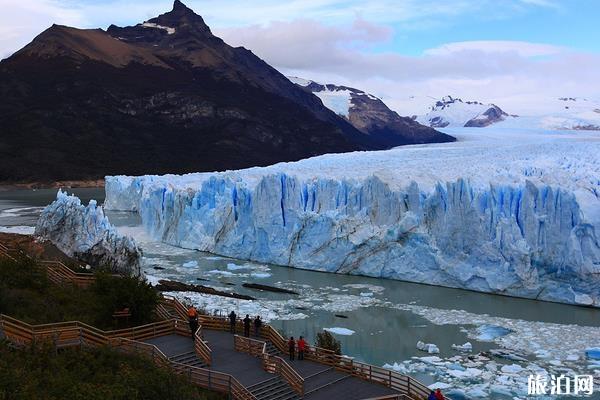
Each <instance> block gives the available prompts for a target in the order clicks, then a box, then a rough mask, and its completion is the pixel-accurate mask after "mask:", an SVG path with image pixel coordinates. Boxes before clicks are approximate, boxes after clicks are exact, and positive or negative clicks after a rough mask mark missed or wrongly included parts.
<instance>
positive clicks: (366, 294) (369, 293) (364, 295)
mask: <svg viewBox="0 0 600 400" xmlns="http://www.w3.org/2000/svg"><path fill="white" fill-rule="evenodd" d="M360 295H361V296H362V297H372V296H373V293H371V292H360Z"/></svg>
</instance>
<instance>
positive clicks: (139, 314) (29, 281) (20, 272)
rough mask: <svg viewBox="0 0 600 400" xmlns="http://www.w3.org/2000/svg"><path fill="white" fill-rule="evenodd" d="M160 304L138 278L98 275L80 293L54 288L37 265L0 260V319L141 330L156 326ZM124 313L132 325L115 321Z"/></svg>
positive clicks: (67, 287) (66, 287)
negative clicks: (138, 327)
mask: <svg viewBox="0 0 600 400" xmlns="http://www.w3.org/2000/svg"><path fill="white" fill-rule="evenodd" d="M158 299H159V295H158V293H157V292H156V291H155V290H154V289H153V288H152V287H151V286H150V285H149V284H148V283H147V282H145V281H143V280H140V279H138V278H132V277H114V276H111V275H106V274H102V273H98V274H96V282H95V283H94V284H93V285H92V286H90V287H89V288H87V289H82V288H78V287H75V286H72V285H54V284H52V283H51V282H49V281H48V277H47V275H46V269H45V268H44V267H41V266H39V265H38V264H37V263H36V262H35V261H34V260H31V259H28V258H25V257H23V258H20V259H19V260H18V261H17V262H16V263H14V262H10V261H8V260H5V259H0V313H2V314H7V315H9V316H11V317H14V318H18V319H21V320H23V321H25V322H28V323H31V324H43V323H53V322H61V321H75V320H77V321H81V322H85V323H87V324H89V325H93V326H95V327H98V328H101V329H112V328H121V327H125V326H126V325H129V326H136V325H142V324H145V323H149V322H152V321H153V310H154V308H155V307H156V304H157V303H158ZM125 307H128V308H129V309H130V311H131V317H130V318H129V321H128V323H127V321H114V319H113V317H112V314H113V313H114V312H115V311H117V310H121V309H123V308H125Z"/></svg>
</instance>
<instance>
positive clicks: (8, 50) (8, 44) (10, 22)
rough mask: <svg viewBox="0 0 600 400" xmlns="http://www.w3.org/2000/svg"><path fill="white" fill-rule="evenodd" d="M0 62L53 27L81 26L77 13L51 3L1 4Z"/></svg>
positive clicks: (16, 0) (6, 0)
mask: <svg viewBox="0 0 600 400" xmlns="http://www.w3.org/2000/svg"><path fill="white" fill-rule="evenodd" d="M0 10H2V13H0V59H2V58H4V57H6V56H8V55H10V54H12V53H13V52H15V51H16V50H18V49H20V48H21V47H23V46H24V45H25V44H27V43H29V42H30V41H31V40H32V39H33V38H34V37H35V36H37V35H38V34H39V33H40V32H42V31H43V30H44V29H46V28H48V27H50V26H51V25H52V24H53V23H57V24H64V25H75V26H81V25H82V24H84V23H85V18H84V16H83V14H81V13H80V12H79V11H78V10H76V9H73V8H70V7H65V6H64V5H61V3H58V2H55V1H51V0H0Z"/></svg>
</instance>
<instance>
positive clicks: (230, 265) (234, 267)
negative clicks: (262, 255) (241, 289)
mask: <svg viewBox="0 0 600 400" xmlns="http://www.w3.org/2000/svg"><path fill="white" fill-rule="evenodd" d="M227 269H228V270H230V271H239V270H240V269H248V265H237V264H234V263H228V264H227Z"/></svg>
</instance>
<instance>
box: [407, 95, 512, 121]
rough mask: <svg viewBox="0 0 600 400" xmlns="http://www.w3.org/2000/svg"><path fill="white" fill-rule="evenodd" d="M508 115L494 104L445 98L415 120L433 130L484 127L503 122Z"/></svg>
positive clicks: (450, 97)
mask: <svg viewBox="0 0 600 400" xmlns="http://www.w3.org/2000/svg"><path fill="white" fill-rule="evenodd" d="M507 117H509V115H508V114H507V113H506V112H504V111H503V110H502V109H501V108H500V107H498V106H497V105H495V104H483V103H481V102H479V101H463V100H462V99H459V98H454V97H452V96H445V97H443V98H442V99H441V100H438V101H436V102H435V104H433V105H432V106H430V108H429V110H428V112H427V113H426V114H424V115H419V116H417V118H416V120H417V121H419V122H420V123H422V124H424V125H428V126H431V127H434V128H445V127H463V126H464V127H477V128H481V127H485V126H489V125H492V124H495V123H497V122H500V121H504V120H505V119H506V118H507Z"/></svg>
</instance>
